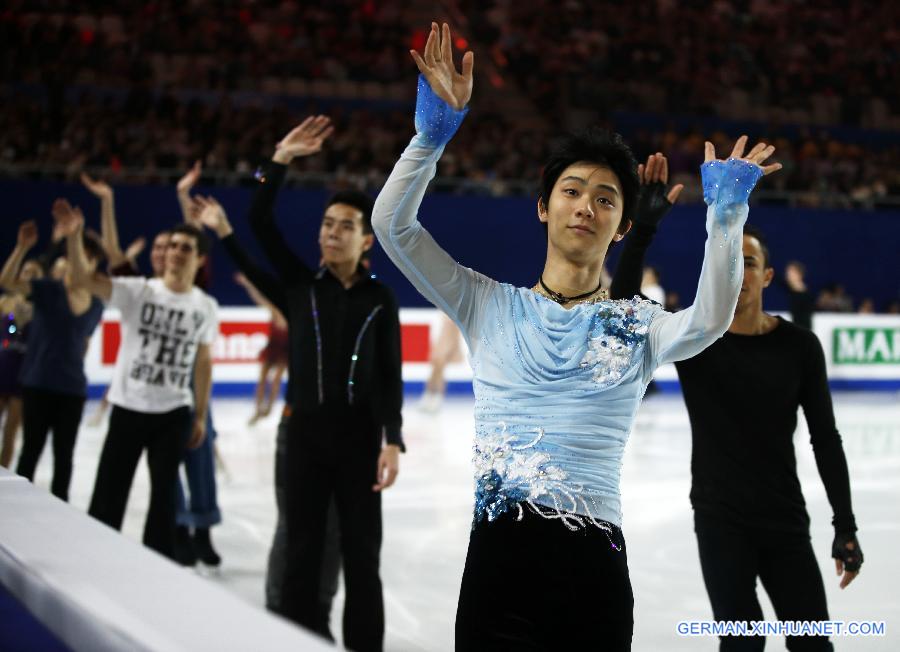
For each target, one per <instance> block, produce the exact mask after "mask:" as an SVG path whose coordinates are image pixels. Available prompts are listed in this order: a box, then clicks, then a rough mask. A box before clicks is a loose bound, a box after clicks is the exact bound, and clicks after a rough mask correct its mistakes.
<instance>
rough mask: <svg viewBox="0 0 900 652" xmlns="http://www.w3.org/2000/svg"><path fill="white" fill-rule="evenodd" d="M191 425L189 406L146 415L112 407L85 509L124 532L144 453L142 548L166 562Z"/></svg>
mask: <svg viewBox="0 0 900 652" xmlns="http://www.w3.org/2000/svg"><path fill="white" fill-rule="evenodd" d="M191 425H192V424H191V410H190V408H188V407H180V408H177V409H175V410H172V411H171V412H165V413H162V414H148V413H146V412H135V411H133V410H127V409H125V408H123V407H119V406H118V405H114V406H113V409H112V412H111V413H110V416H109V431H108V432H107V434H106V441H105V442H104V443H103V452H102V453H101V454H100V465H99V466H98V467H97V479H96V481H95V483H94V494H93V496H92V497H91V505H90V507H89V508H88V513H89V514H90V515H91V516H93V517H94V518H96V519H98V520H100V521H103V522H104V523H106V524H107V525H109V526H110V527H112V528H115V529H117V530H119V529H121V528H122V519H123V518H124V517H125V507H126V506H127V504H128V494H129V493H130V492H131V483H132V481H133V480H134V472H135V469H136V468H137V464H138V461H139V460H140V458H141V453H143V451H144V449H146V450H147V466H148V468H149V469H150V509H149V510H148V512H147V520H146V521H145V523H144V545H145V546H147V547H148V548H152V549H153V550H156V551H157V552H158V553H160V554H162V555H165V556H166V557H169V558H170V559H174V552H175V550H174V549H175V481H176V479H177V477H178V465H179V464H180V463H181V457H182V455H183V454H184V451H185V448H186V447H187V442H188V439H189V438H190V434H191Z"/></svg>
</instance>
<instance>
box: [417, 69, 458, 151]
mask: <svg viewBox="0 0 900 652" xmlns="http://www.w3.org/2000/svg"><path fill="white" fill-rule="evenodd" d="M468 112H469V107H466V108H464V109H462V110H461V111H457V110H456V109H454V108H453V107H451V106H450V105H449V104H447V103H446V102H445V101H444V100H442V99H441V98H440V97H438V96H437V95H436V94H435V92H434V91H433V90H431V86H430V85H429V84H428V82H427V81H426V80H425V75H419V87H418V90H417V92H416V133H417V134H418V138H419V139H421V141H422V144H423V145H425V146H427V147H443V146H444V145H446V144H447V143H448V142H450V139H451V138H453V134H455V133H456V130H457V129H459V125H460V124H462V121H463V118H465V117H466V114H467V113H468Z"/></svg>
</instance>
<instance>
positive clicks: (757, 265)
mask: <svg viewBox="0 0 900 652" xmlns="http://www.w3.org/2000/svg"><path fill="white" fill-rule="evenodd" d="M774 275H775V270H773V269H772V268H771V267H768V266H767V265H766V256H765V253H764V252H763V248H762V245H761V244H760V243H759V240H757V239H756V238H754V237H753V236H752V235H745V236H744V280H743V282H742V283H741V292H740V294H739V295H738V302H737V309H736V312H741V311H742V310H744V309H746V308H747V307H748V306H751V305H759V306H762V293H763V289H765V288H767V287H769V284H770V283H771V282H772V278H773V277H774Z"/></svg>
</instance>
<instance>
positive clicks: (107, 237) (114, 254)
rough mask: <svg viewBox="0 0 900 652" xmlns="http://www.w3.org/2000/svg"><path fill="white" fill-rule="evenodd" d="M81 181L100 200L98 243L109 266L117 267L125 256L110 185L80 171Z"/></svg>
mask: <svg viewBox="0 0 900 652" xmlns="http://www.w3.org/2000/svg"><path fill="white" fill-rule="evenodd" d="M81 183H82V184H83V185H84V187H85V188H87V189H88V190H89V191H90V193H91V194H92V195H94V197H96V198H97V199H99V200H100V243H101V245H102V246H103V250H104V251H105V252H106V257H107V258H108V261H109V268H110V269H112V268H114V267H118V266H119V265H121V264H122V263H124V262H126V260H127V258H126V256H125V253H124V252H123V251H122V247H121V245H120V244H119V228H118V225H117V224H116V206H115V199H114V194H113V189H112V187H111V186H110V185H109V184H108V183H106V182H105V181H101V180H99V179H93V178H91V176H90V175H88V174H87V173H86V172H82V173H81Z"/></svg>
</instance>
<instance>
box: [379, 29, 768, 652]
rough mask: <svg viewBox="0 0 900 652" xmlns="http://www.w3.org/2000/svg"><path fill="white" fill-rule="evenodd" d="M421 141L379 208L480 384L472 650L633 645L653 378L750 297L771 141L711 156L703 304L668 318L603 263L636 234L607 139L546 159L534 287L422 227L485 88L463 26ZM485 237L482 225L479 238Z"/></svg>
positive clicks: (619, 151) (436, 80)
mask: <svg viewBox="0 0 900 652" xmlns="http://www.w3.org/2000/svg"><path fill="white" fill-rule="evenodd" d="M411 54H412V56H413V58H414V60H415V62H416V64H417V65H418V67H419V70H420V72H421V73H422V75H421V77H420V79H419V95H418V100H417V105H416V119H415V123H416V132H417V133H416V136H415V137H414V138H413V139H412V142H411V143H410V144H409V146H408V147H407V148H406V150H405V151H404V152H403V155H402V156H401V158H400V160H399V162H398V163H397V165H396V166H395V167H394V170H393V172H392V173H391V175H390V177H389V178H388V181H387V183H386V185H385V186H384V189H383V190H382V191H381V194H380V195H379V197H378V200H377V201H376V204H375V212H374V217H373V224H374V226H375V232H376V234H377V236H378V239H379V241H380V242H381V244H382V246H383V247H384V249H385V251H386V252H387V253H388V255H389V256H390V257H391V259H392V260H393V261H394V263H395V264H396V265H397V266H398V267H399V268H400V269H401V270H402V271H403V272H404V274H405V275H406V276H407V278H408V279H409V280H410V281H411V282H412V283H413V285H415V286H416V288H417V289H418V290H419V291H420V292H421V293H422V294H423V295H424V296H425V297H426V298H428V299H429V300H430V301H431V302H432V303H434V304H435V305H436V306H438V307H439V308H441V309H442V310H443V311H444V312H445V313H447V315H449V316H450V318H451V319H453V321H455V322H456V323H457V325H458V326H459V327H460V330H461V331H462V333H463V337H464V338H465V340H466V343H467V345H468V346H469V349H470V352H471V358H470V359H471V361H472V367H473V376H474V381H473V387H474V390H475V421H476V433H475V454H474V458H475V484H476V491H475V515H474V524H473V530H472V534H471V537H470V540H469V550H468V554H467V558H466V568H465V571H464V574H463V579H462V587H461V590H460V599H459V607H458V611H457V620H456V646H457V649H461V650H470V649H478V650H482V649H484V650H494V649H516V650H538V649H596V648H597V647H599V646H602V647H603V648H604V649H607V650H627V649H630V646H631V636H632V629H633V621H632V612H633V609H632V606H633V598H632V592H631V583H630V580H629V577H628V568H627V563H626V557H625V541H624V538H623V535H622V531H621V523H622V516H621V512H620V498H619V487H618V485H619V469H620V466H621V462H622V453H623V450H624V446H625V442H626V439H627V437H628V433H629V431H630V429H631V425H632V422H633V417H634V414H635V412H636V410H637V407H638V405H639V403H640V400H641V397H642V396H643V393H644V390H645V388H646V386H647V383H648V382H649V381H650V378H651V376H652V373H653V371H654V369H656V367H658V366H659V365H660V364H663V363H665V362H670V361H675V360H680V359H684V358H688V357H691V356H693V355H695V354H696V353H698V352H699V351H701V350H703V349H704V348H705V347H706V346H708V345H709V344H711V343H712V342H714V341H715V340H716V339H717V338H718V337H719V336H720V335H721V334H722V333H723V332H724V331H725V330H726V328H727V327H728V323H729V321H730V319H731V314H732V311H733V309H734V305H735V302H736V300H737V295H738V292H739V289H740V287H739V286H740V276H741V271H742V270H741V266H742V259H741V258H739V257H738V254H739V253H740V251H739V243H737V242H736V238H735V237H734V235H735V234H739V233H740V229H741V227H742V225H743V223H744V221H745V220H746V218H747V214H748V211H749V209H748V206H747V199H748V196H749V194H750V192H751V191H752V189H753V187H754V185H755V184H756V182H757V181H758V179H759V178H760V177H761V176H762V175H763V174H764V173H766V172H773V171H775V170H777V169H779V167H780V166H779V165H777V164H774V165H770V166H766V167H762V164H763V162H764V161H765V160H766V159H767V158H768V157H769V156H770V155H771V154H772V153H773V151H774V148H772V147H767V146H766V145H765V144H762V143H761V144H759V145H757V146H756V147H754V148H753V149H751V150H750V152H749V153H748V154H747V156H746V157H744V148H745V144H746V138H741V139H740V140H739V141H738V143H737V144H736V145H735V148H734V151H733V152H732V156H731V158H730V159H729V160H728V161H718V160H715V152H714V151H713V148H712V145H708V146H707V157H706V158H707V162H706V163H705V164H704V166H703V168H702V172H703V180H704V188H705V189H706V195H705V196H706V199H707V203H708V205H709V210H708V213H707V229H708V232H709V239H708V241H707V247H706V259H705V261H704V268H703V272H702V274H701V278H700V283H699V287H698V291H697V297H696V299H695V301H694V304H693V306H691V307H690V308H688V309H687V310H685V311H683V312H681V313H678V314H671V313H667V312H665V311H663V310H662V309H661V308H660V307H659V306H658V305H657V304H654V303H651V302H649V301H640V300H636V301H618V302H612V301H608V300H606V298H605V297H604V296H603V293H602V292H601V290H600V270H601V269H602V266H603V261H604V258H605V256H606V252H607V249H608V247H609V245H610V243H611V242H613V241H614V240H620V239H621V238H622V237H623V235H624V234H625V233H626V232H627V230H628V228H629V227H630V219H631V215H632V213H633V212H634V210H635V200H636V195H637V189H638V180H637V174H636V171H635V169H636V167H637V162H636V161H635V160H634V156H633V155H632V154H631V151H630V150H629V149H628V147H627V146H626V145H625V144H624V142H623V141H622V140H621V138H620V137H619V136H617V135H614V134H609V133H608V132H603V131H600V130H588V131H586V132H583V133H580V134H577V135H574V136H570V137H568V138H566V139H565V140H564V141H563V142H562V143H561V144H560V145H559V146H558V147H557V148H556V149H555V150H554V152H553V154H552V155H551V157H550V160H549V161H548V162H547V164H546V165H545V166H544V172H543V176H542V180H541V195H540V197H539V199H538V205H537V213H538V219H539V220H540V221H541V222H542V223H544V224H546V225H547V257H546V261H545V264H544V268H543V273H541V274H540V276H539V278H538V282H537V283H536V284H535V286H534V287H533V288H516V287H513V286H511V285H507V284H503V283H499V282H497V281H494V280H492V279H490V278H487V277H486V276H483V275H481V274H479V273H477V272H475V271H473V270H471V269H468V268H466V267H463V266H461V265H459V264H458V263H457V262H456V261H455V260H454V259H453V258H452V257H451V256H450V255H449V254H448V253H446V252H445V251H443V250H442V249H441V248H440V247H439V246H438V245H437V244H436V243H435V242H434V240H433V239H432V238H431V236H430V235H429V234H428V233H427V232H426V231H425V230H424V228H423V227H422V225H421V224H420V223H419V222H418V221H417V219H416V212H417V211H418V208H419V205H420V204H421V202H422V198H423V196H424V194H425V191H426V188H427V185H428V182H429V180H430V179H431V178H432V177H433V176H434V173H435V169H436V164H437V161H438V159H439V158H440V156H441V154H442V152H443V149H444V146H445V145H446V144H447V143H448V142H449V140H450V139H451V137H452V136H453V134H454V133H455V131H456V129H457V128H458V127H459V125H460V123H461V122H462V120H463V118H464V116H465V114H466V111H467V108H466V105H467V103H468V101H469V98H470V97H471V92H472V70H473V66H474V56H473V54H472V53H466V55H465V56H464V57H463V59H462V69H461V72H458V71H457V69H456V68H455V66H454V64H453V55H452V49H451V35H450V29H449V27H448V26H447V25H444V26H443V29H442V30H440V31H439V29H438V26H437V25H436V24H432V29H431V33H430V34H429V37H428V40H427V42H426V45H425V51H424V56H422V55H419V54H418V53H417V52H412V53H411ZM489 229H490V225H489V224H485V225H484V231H485V232H487V231H489Z"/></svg>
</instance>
